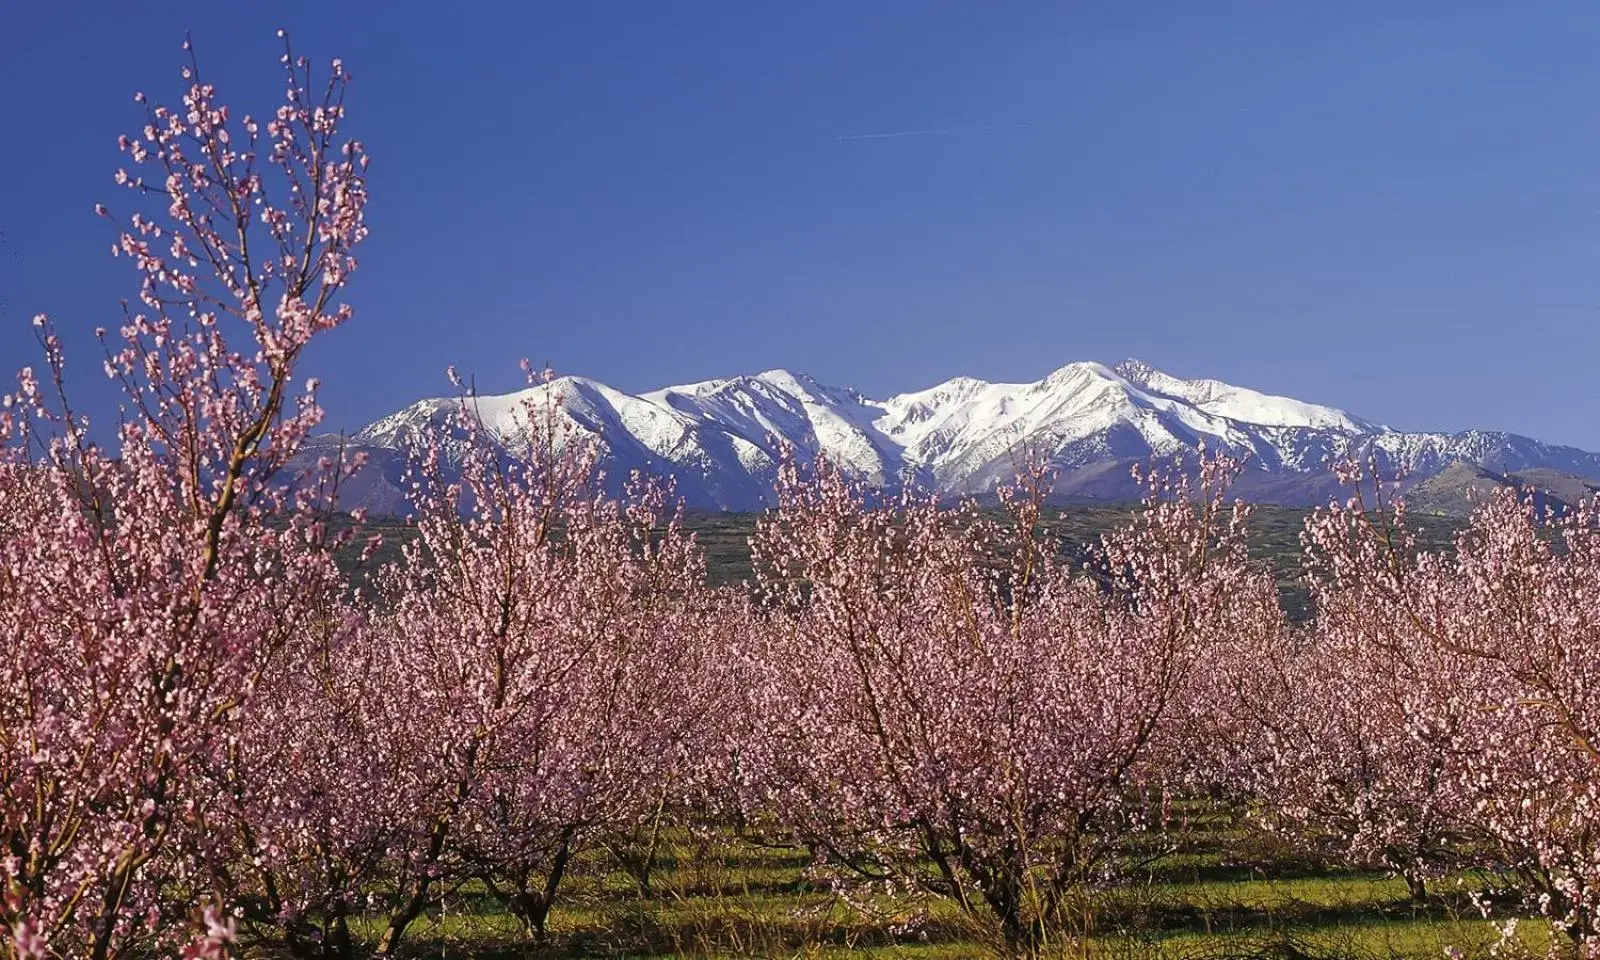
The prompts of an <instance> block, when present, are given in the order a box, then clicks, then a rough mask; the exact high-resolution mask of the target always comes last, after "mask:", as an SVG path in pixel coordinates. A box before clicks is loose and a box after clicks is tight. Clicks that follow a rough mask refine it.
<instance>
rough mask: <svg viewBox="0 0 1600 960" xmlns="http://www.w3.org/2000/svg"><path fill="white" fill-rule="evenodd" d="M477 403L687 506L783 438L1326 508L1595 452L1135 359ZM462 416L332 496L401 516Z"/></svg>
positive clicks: (750, 482)
mask: <svg viewBox="0 0 1600 960" xmlns="http://www.w3.org/2000/svg"><path fill="white" fill-rule="evenodd" d="M473 403H474V405H475V409H476V415H477V416H478V417H479V418H480V419H481V420H482V422H483V424H484V426H485V428H486V432H487V434H488V435H489V436H491V437H493V438H494V439H495V440H496V441H497V442H499V443H500V444H502V445H503V446H504V448H505V449H506V451H507V452H508V453H509V454H511V455H515V453H516V450H517V448H518V446H519V445H520V444H521V443H522V442H524V441H525V440H526V429H527V423H528V411H529V410H532V411H534V412H535V413H536V414H537V416H538V417H539V418H540V420H541V421H543V420H544V419H545V418H553V420H554V421H555V422H556V423H557V424H559V425H560V426H562V427H564V428H567V429H565V430H564V431H562V433H563V435H565V436H568V437H577V438H584V439H586V440H587V441H588V442H594V443H598V444H599V445H600V448H601V450H602V452H603V457H602V460H603V463H604V466H605V469H606V472H607V474H608V476H610V477H612V478H614V479H615V478H621V477H625V476H627V475H628V474H629V473H630V472H631V471H633V470H640V471H644V472H646V473H652V474H658V475H670V476H672V477H674V478H675V479H676V480H677V487H678V492H679V493H680V494H681V495H682V496H683V497H684V498H685V500H686V501H687V502H688V503H689V504H690V505H691V506H695V507H701V508H707V509H723V510H750V509H756V508H759V507H761V506H763V505H766V504H768V503H770V502H771V499H772V481H773V479H774V477H775V475H776V471H777V466H778V462H779V460H780V458H781V456H782V451H783V449H784V448H785V446H786V445H787V446H790V447H792V448H793V449H794V450H795V451H796V452H797V454H798V456H799V457H800V458H801V459H802V460H804V459H809V458H811V457H814V456H817V455H818V454H823V455H826V456H827V457H828V458H830V459H831V460H833V461H834V462H836V463H838V464H840V465H842V466H843V467H844V468H845V469H846V470H848V471H849V472H851V473H853V474H855V475H857V476H859V477H861V478H862V479H864V480H866V481H868V482H870V483H872V484H875V485H879V486H883V487H895V486H897V485H900V484H904V483H913V484H916V485H918V486H922V487H929V488H933V489H935V490H938V491H940V492H942V493H947V494H960V495H965V494H972V495H983V494H985V493H988V492H990V491H992V490H993V489H994V487H995V486H996V485H997V484H1000V483H1004V482H1006V481H1008V480H1009V479H1010V478H1011V477H1012V476H1014V474H1015V472H1016V465H1017V464H1018V463H1019V462H1020V459H1021V457H1022V456H1024V455H1025V454H1032V455H1040V454H1043V455H1048V456H1049V458H1050V460H1051V462H1052V463H1053V465H1054V466H1055V467H1056V468H1058V470H1059V477H1060V479H1059V480H1058V483H1057V487H1056V491H1057V493H1058V494H1059V495H1061V496H1064V497H1065V496H1078V497H1100V498H1115V499H1121V498H1126V497H1129V496H1132V495H1134V494H1135V493H1136V490H1135V487H1134V486H1133V483H1132V481H1131V478H1130V477H1129V467H1130V466H1131V465H1132V464H1134V463H1139V462H1147V461H1150V460H1151V459H1171V458H1180V457H1183V456H1184V455H1186V454H1190V453H1192V452H1193V451H1194V450H1195V449H1196V448H1197V447H1198V446H1199V445H1200V444H1201V443H1202V442H1203V443H1204V444H1205V445H1206V447H1207V449H1210V450H1226V451H1229V452H1231V453H1234V454H1242V455H1247V469H1246V471H1245V475H1244V476H1243V477H1241V478H1240V481H1239V484H1238V485H1237V489H1238V491H1239V492H1240V493H1241V494H1242V495H1244V496H1246V497H1249V498H1253V499H1260V500H1264V501H1269V502H1277V503H1287V504H1304V503H1310V502H1320V501H1324V500H1326V499H1327V497H1328V496H1330V495H1331V494H1333V493H1334V492H1335V491H1336V490H1337V482H1336V481H1335V479H1334V478H1333V476H1332V473H1331V471H1330V469H1329V466H1328V465H1329V464H1330V463H1331V462H1333V461H1334V460H1336V459H1340V458H1343V457H1345V456H1349V455H1354V456H1357V457H1360V458H1362V459H1363V460H1365V459H1366V458H1368V457H1374V456H1375V457H1376V458H1377V459H1378V460H1379V462H1380V463H1382V464H1383V465H1385V466H1386V467H1387V468H1391V469H1392V468H1395V467H1404V468H1405V469H1406V470H1407V472H1408V473H1409V475H1410V476H1411V477H1412V478H1413V479H1422V478H1425V477H1428V476H1431V475H1432V474H1435V473H1438V472H1439V471H1441V470H1443V469H1444V468H1445V467H1447V466H1449V465H1450V464H1451V463H1454V462H1456V461H1465V462H1467V463H1471V464H1475V465H1477V466H1480V467H1483V468H1486V469H1489V470H1493V471H1498V472H1502V473H1506V472H1512V471H1518V470H1530V469H1533V470H1554V471H1559V472H1561V473H1567V474H1576V475H1578V476H1584V477H1592V478H1600V454H1593V453H1588V452H1585V451H1582V450H1578V449H1575V448H1572V447H1561V446H1551V445H1547V444H1543V443H1540V442H1538V441H1536V440H1531V439H1529V438H1527V437H1522V436H1517V435H1515V434H1508V433H1498V432H1488V431H1467V432H1464V433H1456V434H1446V433H1406V432H1401V431H1396V430H1391V429H1389V428H1387V427H1384V426H1382V425H1380V424H1376V423H1372V422H1370V421H1367V420H1363V419H1361V418H1359V417H1355V416H1352V415H1351V414H1348V413H1346V412H1345V411H1343V410H1339V409H1336V408H1334V407H1327V406H1321V405H1318V404H1313V403H1305V402H1302V401H1299V400H1294V399H1290V398H1288V397H1278V396H1271V395H1268V394H1263V393H1259V392H1257V391H1254V390H1248V389H1245V388H1243V387H1236V386H1232V385H1230V384H1226V383H1222V382H1220V381H1217V380H1183V379H1179V378H1177V377H1174V376H1171V375H1169V374H1166V373H1163V372H1161V371H1159V370H1156V369H1154V368H1153V367H1150V366H1149V365H1147V364H1144V363H1141V362H1139V361H1136V360H1128V361H1124V362H1123V363H1120V364H1117V365H1116V366H1115V367H1107V366H1103V365H1101V364H1098V363H1070V364H1067V365H1066V366H1064V367H1062V368H1061V369H1059V370H1057V371H1055V372H1054V373H1052V374H1050V375H1049V376H1048V377H1045V378H1044V379H1043V380H1039V381H1036V382H1034V383H989V382H986V381H983V380H975V379H972V378H970V377H957V378H956V379H954V380H948V381H946V382H944V383H941V384H939V385H937V386H934V387H930V388H928V389H926V390H919V391H916V392H913V393H903V394H899V395H897V396H893V397H890V398H888V399H886V400H876V399H872V398H870V397H866V396H863V395H862V394H860V393H858V392H856V391H855V390H851V389H848V388H842V387H831V386H827V385H825V384H822V383H818V382H817V381H816V380H814V379H812V378H810V377H808V376H805V375H803V374H797V373H790V372H788V371H786V370H769V371H767V372H766V373H761V374H757V375H755V376H744V377H734V378H732V379H727V380H707V381H704V382H701V383H692V384H686V385H684V386H678V387H666V388H664V389H661V390H655V391H651V392H649V393H644V394H640V395H638V396H634V395H631V394H627V393H623V392H622V391H620V390H615V389H613V388H611V387H608V386H606V385H605V384H602V383H598V382H596V381H594V380H588V379H585V378H582V377H561V378H558V379H556V380H553V381H552V382H550V383H549V384H546V385H542V386H536V387H531V388H529V389H526V390H522V391H518V392H516V393H510V394H505V395H500V396H483V397H477V398H474V400H473ZM459 409H460V401H459V400H457V399H455V398H448V399H430V400H422V401H419V402H417V403H415V404H412V405H411V406H409V407H406V408H405V409H403V410H400V411H397V412H395V413H393V414H390V415H389V416H387V417H384V418H383V419H381V420H378V421H376V422H375V423H372V424H370V425H368V426H367V427H365V428H363V429H362V430H360V431H359V432H358V433H356V434H355V435H354V436H353V437H352V438H350V441H349V442H350V444H351V445H353V446H354V447H356V448H358V449H362V450H365V451H366V452H367V453H368V455H369V458H370V460H369V462H370V466H369V467H368V468H367V469H366V470H365V471H363V473H362V475H361V476H359V477H358V478H357V480H356V482H355V483H354V484H353V487H354V489H351V488H347V490H346V497H347V498H346V501H345V502H346V503H347V504H348V505H350V506H357V505H361V506H366V507H367V508H368V509H370V510H373V511H375V512H384V513H398V512H403V511H404V509H405V499H404V495H403V492H402V489H401V486H400V478H401V474H402V473H403V470H404V464H405V461H406V457H407V453H406V451H407V450H408V449H409V448H410V447H411V446H412V445H413V444H414V443H415V441H416V440H417V439H419V438H420V437H422V436H423V435H424V434H425V433H426V432H427V431H429V430H433V429H440V428H443V429H446V430H447V429H448V428H449V426H450V424H451V423H452V420H453V418H454V417H456V416H457V415H458V411H459ZM331 442H333V441H332V439H331V438H322V439H321V440H320V441H319V442H318V444H317V445H318V446H322V445H324V444H328V443H331ZM447 452H448V448H447ZM314 453H315V451H313V455H314Z"/></svg>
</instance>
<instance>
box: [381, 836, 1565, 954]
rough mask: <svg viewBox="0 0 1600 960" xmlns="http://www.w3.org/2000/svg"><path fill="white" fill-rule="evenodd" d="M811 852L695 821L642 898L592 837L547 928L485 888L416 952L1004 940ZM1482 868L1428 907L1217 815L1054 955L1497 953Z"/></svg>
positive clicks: (1529, 931)
mask: <svg viewBox="0 0 1600 960" xmlns="http://www.w3.org/2000/svg"><path fill="white" fill-rule="evenodd" d="M807 863H808V861H807V858H806V856H805V854H804V853H803V852H802V851H798V850H794V849H787V848H781V847H777V848H775V847H767V846H758V845H756V844H754V843H750V842H747V841H743V840H740V839H738V838H736V837H734V836H732V835H718V836H716V837H715V838H714V839H713V840H711V841H705V840H702V841H700V842H696V843H691V842H689V841H688V837H687V835H686V834H680V835H678V837H677V838H676V841H675V842H674V843H672V844H670V845H669V846H668V847H667V848H666V849H665V850H664V851H663V857H662V859H661V860H660V861H659V864H658V871H657V874H656V877H655V881H654V886H655V889H656V893H657V895H656V896H655V897H653V898H651V899H643V898H641V897H640V895H639V893H638V890H637V887H636V885H635V884H634V882H633V880H632V879H631V878H630V877H628V876H627V875H626V874H624V873H622V872H620V871H618V870H616V869H614V868H613V867H612V865H611V863H610V861H609V860H608V859H607V858H605V857H604V856H602V855H600V854H599V853H597V852H593V851H591V852H589V853H587V854H585V855H584V856H583V857H581V858H580V860H579V862H578V864H577V868H576V871H575V873H574V874H573V875H572V877H571V879H570V880H569V882H568V883H567V884H566V885H565V886H564V887H563V892H562V897H561V900H560V902H559V903H558V905H557V908H556V910H555V911H554V913H553V914H552V917H551V923H550V930H549V932H548V934H547V936H546V937H545V938H544V939H543V940H542V941H539V942H535V941H534V940H533V939H531V938H530V937H528V936H527V935H526V934H524V933H523V932H522V931H521V930H520V929H519V928H518V926H517V924H516V922H515V921H514V920H513V919H512V918H511V917H510V916H508V915H507V914H505V913H504V912H503V911H501V910H500V909H499V907H498V906H497V904H496V903H495V902H494V901H493V900H492V899H491V898H489V897H488V896H487V895H486V894H485V893H484V891H483V890H481V889H478V888H472V887H469V888H466V889H463V890H461V891H459V892H458V893H456V894H454V895H452V896H450V897H448V898H447V899H446V901H445V903H444V905H443V909H442V910H435V911H433V912H432V913H431V914H430V915H429V916H428V917H427V918H426V919H424V920H423V921H420V922H419V923H418V924H417V925H416V926H415V927H413V929H412V931H411V933H410V935H409V947H408V953H409V955H411V956H415V957H441V958H458V960H464V958H480V960H503V958H512V957H518V958H521V957H527V958H557V957H617V958H621V957H639V958H655V957H663V958H664V957H685V958H711V957H718V958H735V957H796V958H808V957H819V958H820V957H828V958H867V957H882V958H888V957H903V958H929V960H932V958H939V960H946V958H958V957H981V956H993V955H996V951H995V944H997V943H998V939H997V938H995V937H993V936H992V935H991V934H990V933H989V932H988V931H987V930H986V929H985V924H984V923H983V922H981V921H974V920H973V919H971V918H964V917H962V916H961V915H960V913H959V911H958V910H956V909H955V908H954V906H953V905H952V904H950V903H949V902H947V901H944V900H940V899H933V898H918V897H913V896H909V895H904V894H902V895H899V896H887V895H884V894H881V893H880V894H872V893H862V892H860V891H858V892H857V893H856V894H855V895H852V896H851V897H849V898H846V897H843V896H840V895H839V894H837V893H835V892H833V891H832V890H831V889H830V888H829V886H828V885H827V884H826V883H822V882H819V881H818V880H816V879H815V878H814V877H813V875H812V874H811V872H810V871H808V869H807ZM1473 882H1475V881H1474V880H1473V878H1460V879H1459V881H1451V880H1449V879H1447V880H1445V881H1441V882H1440V883H1439V884H1438V885H1437V889H1436V892H1435V893H1434V895H1433V896H1432V898H1431V902H1430V903H1429V904H1428V905H1427V906H1425V907H1420V908H1419V907H1416V906H1413V905H1412V904H1411V903H1410V902H1409V900H1408V899H1407V895H1406V889H1405V885H1404V884H1403V883H1402V882H1401V881H1399V880H1397V879H1394V878H1391V877H1388V876H1385V875H1383V874H1381V873H1376V872H1367V871H1353V870H1340V869H1333V868H1329V867H1326V866H1318V865H1316V864H1313V863H1309V862H1306V861H1304V860H1302V859H1300V858H1296V857H1294V856H1291V855H1289V854H1288V853H1286V852H1285V851H1284V850H1283V849H1281V848H1277V847H1274V846H1272V845H1271V844H1269V843H1266V842H1264V841H1262V840H1261V839H1260V838H1259V837H1254V836H1252V835H1250V834H1247V833H1245V832H1243V831H1240V830H1236V829H1231V828H1228V829H1217V830H1214V831H1210V832H1201V833H1197V834H1195V835H1192V836H1191V837H1189V838H1188V839H1187V840H1186V841H1184V845H1183V849H1181V850H1180V851H1178V852H1176V853H1174V854H1172V855H1170V856H1167V857H1165V858H1163V859H1161V860H1159V861H1157V862H1155V863H1154V864H1151V865H1148V866H1147V867H1145V868H1144V869H1142V870H1141V871H1139V872H1134V873H1131V874H1129V875H1126V876H1125V877H1124V879H1123V880H1122V881H1120V882H1118V883H1116V884H1111V885H1107V886H1106V887H1104V888H1103V889H1097V890H1094V891H1091V892H1089V893H1087V894H1086V896H1085V897H1084V899H1083V905H1082V907H1081V908H1079V909H1076V910H1074V911H1073V915H1074V916H1075V917H1077V918H1078V926H1077V928H1076V929H1077V932H1079V933H1081V934H1082V936H1081V938H1080V939H1079V940H1077V941H1070V940H1066V941H1062V942H1060V943H1058V944H1056V945H1055V946H1056V949H1055V950H1053V951H1051V952H1049V953H1047V954H1046V955H1047V956H1057V957H1085V956H1092V957H1105V958H1128V960H1135V958H1149V960H1155V958H1161V960H1213V958H1219V960H1220V958H1225V957H1226V958H1296V957H1298V958H1309V957H1317V958H1327V960H1334V958H1354V960H1366V958H1370V960H1387V958H1413V957H1414V958H1419V960H1420V958H1430V960H1438V958H1442V957H1444V956H1446V948H1449V947H1455V948H1458V949H1460V950H1461V951H1462V953H1463V955H1464V956H1467V957H1485V958H1486V957H1488V956H1490V948H1491V946H1492V945H1493V944H1494V942H1495V941H1496V939H1497V937H1498V931H1497V929H1496V928H1495V926H1494V925H1493V924H1491V923H1489V922H1487V921H1485V920H1483V919H1481V918H1480V917H1479V915H1478V913H1477V911H1476V910H1475V909H1474V908H1472V906H1471V905H1470V902H1469V899H1468V896H1467V893H1468V891H1469V890H1470V889H1471V885H1472V883H1473ZM378 927H379V925H378V923H377V921H376V920H375V919H374V920H373V921H372V922H370V923H369V924H367V925H365V926H363V927H361V928H359V929H358V933H360V934H361V935H363V936H365V937H368V938H372V937H375V936H376V934H377V933H378ZM1521 932H1522V933H1523V935H1524V938H1523V940H1522V943H1523V945H1524V946H1525V947H1526V948H1527V949H1529V950H1537V949H1539V948H1542V947H1543V946H1546V945H1547V941H1545V940H1542V939H1540V932H1541V928H1540V927H1539V925H1538V924H1535V923H1527V924H1524V925H1523V930H1522V931H1521Z"/></svg>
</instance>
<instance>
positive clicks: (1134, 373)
mask: <svg viewBox="0 0 1600 960" xmlns="http://www.w3.org/2000/svg"><path fill="white" fill-rule="evenodd" d="M1111 370H1112V372H1113V373H1115V374H1116V375H1117V376H1119V377H1121V378H1122V379H1124V380H1126V381H1128V382H1129V383H1131V384H1133V385H1134V386H1139V387H1148V386H1150V381H1151V380H1153V379H1155V378H1156V377H1158V376H1166V374H1163V373H1162V372H1161V371H1160V370H1157V369H1156V368H1155V367H1152V366H1150V364H1148V363H1145V362H1144V361H1143V360H1136V359H1134V358H1133V357H1129V358H1128V359H1126V360H1124V361H1122V362H1121V363H1119V364H1117V365H1116V366H1114V367H1112V368H1111ZM1169 379H1176V378H1169Z"/></svg>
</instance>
